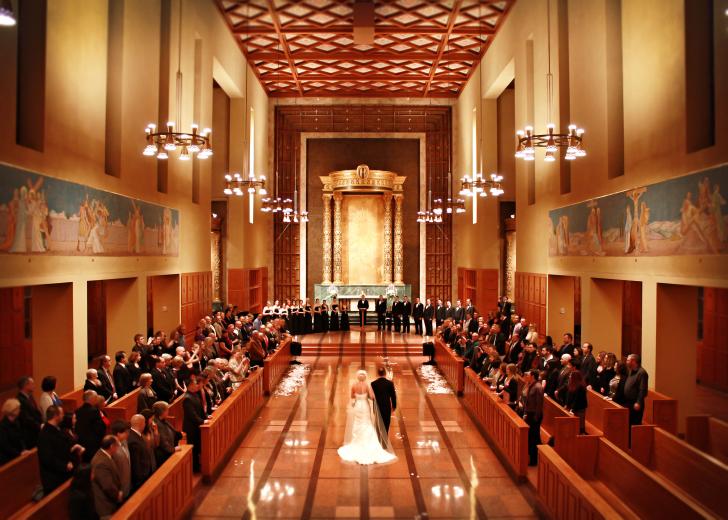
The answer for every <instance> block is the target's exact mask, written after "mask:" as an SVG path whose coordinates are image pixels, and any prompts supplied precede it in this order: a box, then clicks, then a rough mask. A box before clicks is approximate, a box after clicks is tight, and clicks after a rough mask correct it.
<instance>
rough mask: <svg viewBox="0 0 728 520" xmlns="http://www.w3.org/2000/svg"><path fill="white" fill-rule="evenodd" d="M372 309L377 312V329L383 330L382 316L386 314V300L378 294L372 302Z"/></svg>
mask: <svg viewBox="0 0 728 520" xmlns="http://www.w3.org/2000/svg"><path fill="white" fill-rule="evenodd" d="M374 310H375V311H376V312H377V330H384V318H385V316H386V314H387V300H385V299H384V297H383V296H382V295H381V294H380V295H379V299H378V300H377V302H376V303H375V304H374Z"/></svg>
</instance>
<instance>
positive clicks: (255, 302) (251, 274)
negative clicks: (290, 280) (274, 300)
mask: <svg viewBox="0 0 728 520" xmlns="http://www.w3.org/2000/svg"><path fill="white" fill-rule="evenodd" d="M296 294H298V293H296ZM267 299H268V268H267V267H256V268H253V269H228V298H227V302H226V303H227V305H237V306H238V307H239V308H240V310H245V311H250V312H254V313H255V312H262V310H263V306H264V305H265V302H266V300H267Z"/></svg>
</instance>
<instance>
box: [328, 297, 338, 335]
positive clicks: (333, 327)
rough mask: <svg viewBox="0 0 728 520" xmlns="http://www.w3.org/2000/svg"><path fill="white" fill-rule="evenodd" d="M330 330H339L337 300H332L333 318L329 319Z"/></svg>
mask: <svg viewBox="0 0 728 520" xmlns="http://www.w3.org/2000/svg"><path fill="white" fill-rule="evenodd" d="M329 330H339V304H338V303H336V300H335V299H334V300H332V301H331V319H330V320H329Z"/></svg>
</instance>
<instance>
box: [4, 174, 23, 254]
mask: <svg viewBox="0 0 728 520" xmlns="http://www.w3.org/2000/svg"><path fill="white" fill-rule="evenodd" d="M19 198H20V195H19V194H18V189H17V188H16V189H14V190H13V198H12V199H10V202H8V220H7V223H6V225H5V241H4V242H3V243H2V244H0V250H1V251H7V250H8V249H10V246H11V245H13V239H14V238H15V223H16V222H17V220H18V200H19Z"/></svg>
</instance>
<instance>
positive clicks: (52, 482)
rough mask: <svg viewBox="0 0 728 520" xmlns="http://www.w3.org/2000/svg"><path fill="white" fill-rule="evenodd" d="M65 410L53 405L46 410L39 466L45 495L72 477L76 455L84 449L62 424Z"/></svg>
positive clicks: (39, 437)
mask: <svg viewBox="0 0 728 520" xmlns="http://www.w3.org/2000/svg"><path fill="white" fill-rule="evenodd" d="M62 420H63V409H62V408H60V407H58V406H55V405H51V406H49V407H48V409H47V410H46V423H45V426H43V429H42V430H41V432H40V435H39V436H38V465H39V466H40V481H41V483H42V484H43V493H44V494H46V495H47V494H48V493H50V492H51V491H53V490H54V489H56V488H57V487H58V486H60V485H61V484H63V483H64V482H65V481H66V480H68V479H69V478H70V477H71V473H72V471H73V461H72V459H73V458H74V457H75V454H77V453H79V452H81V451H82V450H83V448H82V447H81V446H79V445H78V444H74V442H73V439H72V438H71V437H69V436H68V435H67V434H66V433H64V432H63V431H62V430H61V428H60V424H61V421H62Z"/></svg>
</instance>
